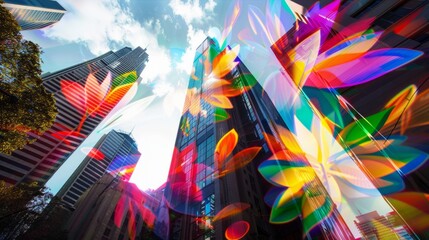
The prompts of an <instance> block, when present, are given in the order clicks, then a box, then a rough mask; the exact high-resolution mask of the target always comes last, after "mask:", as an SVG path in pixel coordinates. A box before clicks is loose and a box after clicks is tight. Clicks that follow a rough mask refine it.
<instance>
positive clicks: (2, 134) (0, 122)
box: [0, 0, 57, 154]
mask: <svg viewBox="0 0 429 240" xmlns="http://www.w3.org/2000/svg"><path fill="white" fill-rule="evenodd" d="M1 3H3V1H2V0H0V4H1ZM0 29H1V31H0V153H6V154H10V153H12V151H14V150H16V149H20V148H22V147H24V146H25V145H26V144H28V143H31V142H33V141H34V140H35V137H34V136H35V135H34V134H36V135H40V134H42V133H43V132H44V131H46V130H47V129H48V128H49V127H50V126H51V125H52V124H53V123H54V120H55V116H56V114H57V112H56V107H55V98H54V96H53V94H50V93H48V92H47V91H46V89H45V87H44V86H43V84H42V78H41V76H40V74H41V68H40V48H39V46H38V45H37V44H35V43H33V42H31V41H26V40H23V39H22V35H21V33H20V32H19V30H20V26H19V25H18V23H17V22H16V21H15V19H14V17H13V16H12V15H11V14H10V12H9V11H8V10H7V9H5V8H4V7H3V6H1V5H0ZM32 136H33V137H32Z"/></svg>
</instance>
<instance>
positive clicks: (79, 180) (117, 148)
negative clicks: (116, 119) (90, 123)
mask: <svg viewBox="0 0 429 240" xmlns="http://www.w3.org/2000/svg"><path fill="white" fill-rule="evenodd" d="M93 149H94V150H93V151H96V152H97V154H93V155H91V154H88V155H87V156H86V157H85V159H84V160H83V161H82V163H81V164H80V165H79V167H78V168H77V169H76V170H75V172H74V173H73V175H72V176H71V177H70V178H69V180H68V181H67V182H66V183H65V184H64V186H63V187H62V188H61V190H60V191H59V193H58V194H57V196H58V197H59V198H61V200H62V201H63V202H64V203H65V204H67V205H68V206H69V207H71V208H74V207H75V204H76V202H77V200H78V199H79V198H80V197H81V196H82V194H83V193H84V192H85V191H86V190H87V189H88V188H90V187H91V186H92V185H93V184H94V183H96V182H97V181H98V180H100V178H101V177H102V176H103V175H104V174H105V173H110V174H111V175H113V176H114V177H120V178H121V179H122V180H126V181H127V180H129V178H130V177H131V174H132V172H133V170H134V167H135V164H136V163H137V161H138V160H139V158H140V155H141V154H140V152H139V151H138V149H137V144H136V142H135V140H134V139H133V138H132V137H131V136H130V135H129V134H127V133H122V132H118V131H115V130H112V131H110V132H109V133H108V134H105V135H104V136H102V137H101V139H100V140H99V141H98V142H97V144H95V146H94V148H93ZM125 171H127V173H124V172H125ZM128 171H129V172H128Z"/></svg>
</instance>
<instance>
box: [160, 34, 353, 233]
mask: <svg viewBox="0 0 429 240" xmlns="http://www.w3.org/2000/svg"><path fill="white" fill-rule="evenodd" d="M230 51H232V50H223V51H220V50H219V49H218V47H217V45H216V43H215V41H214V40H212V39H210V38H207V39H206V40H205V41H204V42H203V43H202V44H201V45H200V46H199V47H198V48H197V51H196V55H195V60H194V72H193V73H192V75H191V78H190V80H189V86H188V95H187V98H186V101H185V107H184V113H183V115H182V118H181V124H180V129H179V130H178V134H177V138H176V144H175V148H176V149H175V152H174V154H173V160H172V163H171V166H170V173H169V179H168V181H167V184H166V187H165V196H166V199H167V201H168V202H169V206H170V207H171V216H172V217H170V238H171V239H224V238H225V234H226V233H225V231H226V230H227V229H228V227H230V226H231V225H232V224H234V223H236V222H240V221H241V223H243V222H247V224H248V225H247V226H248V227H249V228H248V229H247V230H248V232H247V234H246V236H245V239H300V238H302V237H303V236H304V233H303V229H302V223H301V222H300V220H299V219H295V220H294V221H291V222H289V223H286V224H277V225H276V224H270V223H269V216H270V208H269V207H268V206H267V204H266V203H265V200H264V195H265V194H266V192H267V191H268V190H269V188H270V187H271V185H270V184H268V183H267V182H266V181H265V180H264V179H263V177H262V176H261V175H260V173H259V172H258V166H259V164H261V163H262V162H263V161H264V160H266V159H268V158H269V157H270V156H271V155H272V154H273V153H271V152H270V150H269V146H268V145H267V142H266V140H265V138H264V133H268V134H273V135H276V136H278V135H277V134H278V133H277V130H276V125H281V126H283V127H285V124H284V122H283V121H282V120H281V117H280V115H279V114H278V112H277V110H276V108H275V107H274V105H273V104H272V102H271V100H270V99H269V97H268V95H267V94H264V93H263V90H262V87H261V86H260V85H259V83H257V81H256V79H255V78H254V77H253V76H252V74H251V73H250V72H249V70H248V69H247V68H246V66H245V65H244V64H243V63H242V62H241V61H240V60H239V58H238V57H237V58H236V59H235V61H236V62H237V63H238V65H237V66H236V67H232V69H231V71H230V72H228V74H226V75H225V76H219V75H218V76H216V74H217V73H216V72H215V71H216V70H215V69H217V67H219V65H217V66H214V65H215V63H217V64H219V62H221V61H222V60H220V59H221V58H222V56H223V55H226V54H228V52H230ZM211 61H213V65H212V64H211ZM224 64H225V63H224ZM220 78H221V79H222V80H221V79H220ZM221 81H228V82H229V83H231V86H232V88H229V87H231V86H229V85H228V84H229V83H226V82H223V83H222V84H224V86H225V87H224V88H223V87H219V88H218V86H219V85H218V83H220V82H221ZM250 86H252V87H251V88H250ZM234 89H239V91H240V93H239V94H234V93H233V92H234V91H235V90H234ZM213 95H215V96H214V97H216V95H219V96H220V97H219V98H222V96H223V97H225V98H228V99H229V101H230V102H231V105H230V106H223V107H224V109H223V108H221V107H219V105H218V104H217V103H213V102H211V100H210V99H209V98H210V97H213ZM224 101H226V100H224ZM232 129H233V130H235V131H236V133H237V137H238V139H237V144H236V146H235V148H234V149H233V152H232V153H231V154H230V155H231V156H232V155H234V154H237V153H239V152H241V151H245V149H247V150H249V148H254V147H260V150H259V151H258V152H257V154H256V156H255V158H254V159H253V160H252V161H251V162H249V163H248V164H247V165H245V166H243V165H239V166H234V167H232V165H229V166H220V164H221V163H219V161H218V162H216V159H217V158H220V156H219V154H220V153H219V152H217V151H218V150H216V146H217V144H219V141H220V140H221V139H222V138H223V137H224V136H225V135H226V134H227V133H229V132H230V131H231V130H232ZM230 164H231V163H230ZM227 165H228V163H227ZM229 168H232V169H233V170H222V169H229ZM225 171H226V172H225ZM315 184H317V183H315ZM310 188H311V187H310ZM311 191H312V193H314V194H319V193H321V194H326V192H325V191H326V190H324V189H323V187H320V188H318V189H316V188H314V189H313V190H311ZM326 198H327V201H328V202H330V204H332V202H331V201H330V200H329V195H326ZM234 203H247V204H249V205H248V206H249V208H247V209H245V210H244V211H242V212H241V213H240V214H238V215H234V216H231V217H228V218H225V219H222V220H218V221H216V222H211V221H212V217H213V216H214V215H215V214H216V213H218V212H219V211H221V209H223V208H225V207H226V206H228V205H230V204H234ZM242 226H243V225H242ZM334 228H335V231H334ZM329 231H332V232H334V233H332V232H329ZM336 231H337V232H336ZM326 234H328V235H326ZM310 235H311V236H312V237H315V236H318V237H322V236H325V237H334V236H342V237H346V238H347V237H350V236H352V234H351V232H350V230H349V229H348V227H347V225H346V224H345V223H344V221H343V220H342V219H341V216H340V215H339V214H338V213H337V212H336V211H334V213H333V214H332V215H331V217H329V218H328V219H327V220H326V221H324V223H323V227H320V228H319V227H316V229H314V231H312V233H311V234H310ZM310 235H309V236H310Z"/></svg>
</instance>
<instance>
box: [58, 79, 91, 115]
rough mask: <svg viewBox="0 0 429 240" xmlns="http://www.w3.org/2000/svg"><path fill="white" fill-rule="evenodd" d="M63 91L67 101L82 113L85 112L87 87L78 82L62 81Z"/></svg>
mask: <svg viewBox="0 0 429 240" xmlns="http://www.w3.org/2000/svg"><path fill="white" fill-rule="evenodd" d="M61 92H62V93H63V95H64V97H65V98H66V99H67V101H68V102H69V103H70V104H71V105H72V106H73V107H75V109H76V110H77V111H78V112H79V113H80V114H83V113H85V110H86V107H85V97H84V96H85V89H84V88H83V86H82V85H80V84H79V83H77V82H72V81H68V80H62V81H61Z"/></svg>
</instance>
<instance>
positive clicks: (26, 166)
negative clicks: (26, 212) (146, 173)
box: [0, 47, 148, 184]
mask: <svg viewBox="0 0 429 240" xmlns="http://www.w3.org/2000/svg"><path fill="white" fill-rule="evenodd" d="M147 61H148V54H147V53H146V50H145V49H142V48H140V47H137V48H136V49H134V50H132V49H131V48H128V47H125V48H122V49H120V50H119V51H116V52H112V51H109V52H107V53H105V54H103V55H101V56H99V57H97V58H94V59H92V60H89V61H87V62H84V63H81V64H78V65H75V66H72V67H69V68H66V69H63V70H60V71H58V72H55V73H50V74H47V75H45V76H44V77H43V84H44V86H45V87H46V88H47V90H48V91H49V92H51V93H53V94H54V96H55V99H56V107H57V109H58V114H57V117H56V120H55V123H54V125H53V126H52V127H51V128H50V129H49V130H47V131H46V132H45V133H44V134H43V135H41V136H38V135H35V134H33V135H32V136H33V137H34V138H36V139H37V141H35V142H34V143H32V144H29V145H27V146H25V147H24V148H23V149H21V150H17V151H14V152H13V153H12V155H10V156H9V155H3V154H0V179H1V180H4V181H6V182H8V183H11V184H16V183H19V182H34V181H36V182H39V183H41V184H44V183H46V182H47V181H48V180H49V178H50V177H51V176H52V175H53V174H54V173H55V172H56V171H57V170H58V168H59V167H60V166H61V165H62V164H63V163H64V161H65V160H66V159H67V158H68V157H69V156H70V155H71V154H72V153H73V151H74V150H75V149H76V148H77V147H78V146H79V145H80V144H81V143H82V141H83V140H84V139H85V138H86V137H87V136H88V135H89V134H91V132H92V131H93V130H94V129H95V128H96V127H97V125H98V124H99V123H100V122H101V121H102V120H103V119H104V117H105V116H106V115H107V114H108V113H109V112H110V111H111V110H112V109H113V107H114V106H115V105H116V103H117V102H119V100H121V98H122V97H123V96H124V95H125V94H126V93H127V91H128V89H130V88H131V85H132V84H133V83H134V82H136V81H137V80H138V76H139V75H140V73H141V72H142V71H143V69H144V67H145V66H146V63H147ZM109 75H110V76H111V79H112V81H111V84H110V90H109V91H110V92H109V93H108V94H107V97H106V99H107V100H103V101H101V102H100V103H99V105H98V107H97V108H96V109H95V110H94V108H95V107H94V106H92V110H93V111H92V112H91V113H94V112H95V111H97V114H90V113H89V112H86V113H85V111H88V110H82V109H81V110H79V109H77V108H76V107H75V106H76V104H79V101H85V93H84V92H85V90H84V86H85V83H86V82H87V81H89V80H90V78H91V79H92V80H94V78H95V79H96V81H97V82H98V84H101V82H102V81H103V80H104V79H105V78H106V77H107V78H108V76H109ZM64 80H67V84H68V85H67V84H65V85H64V84H63V83H64ZM92 82H93V84H90V86H88V87H87V89H88V90H91V91H98V90H99V89H98V88H99V87H97V86H94V85H96V84H95V83H94V81H92ZM62 84H63V85H62ZM72 84H75V85H74V86H75V88H73V87H72ZM77 84H79V87H77V86H78V85H77ZM76 87H77V88H76ZM70 88H71V90H67V89H70ZM62 89H66V91H68V92H69V94H68V96H67V97H66V96H65V95H64V94H65V93H64V92H63V90H62ZM76 89H80V91H77V90H76ZM75 90H76V91H75ZM109 94H110V95H109ZM86 101H87V102H91V101H93V99H90V98H89V99H87V100H86ZM80 103H82V102H80ZM79 106H82V104H81V105H79ZM85 106H86V105H85Z"/></svg>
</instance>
